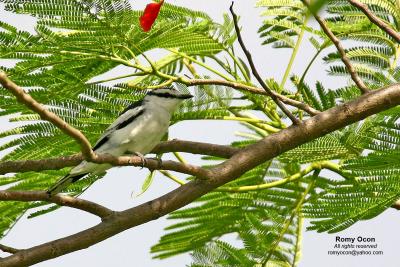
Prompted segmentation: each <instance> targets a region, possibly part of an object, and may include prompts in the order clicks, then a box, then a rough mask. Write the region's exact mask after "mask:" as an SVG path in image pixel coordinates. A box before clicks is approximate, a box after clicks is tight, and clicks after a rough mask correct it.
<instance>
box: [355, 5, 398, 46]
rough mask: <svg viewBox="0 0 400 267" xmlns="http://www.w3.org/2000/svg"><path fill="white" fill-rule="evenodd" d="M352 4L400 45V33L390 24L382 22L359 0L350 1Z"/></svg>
mask: <svg viewBox="0 0 400 267" xmlns="http://www.w3.org/2000/svg"><path fill="white" fill-rule="evenodd" d="M348 1H349V3H350V4H352V5H353V6H355V7H356V8H358V9H359V10H361V11H362V12H363V13H364V14H365V15H366V16H367V17H368V19H369V20H370V21H371V22H372V23H374V24H375V25H376V26H378V27H379V28H380V29H381V30H382V31H384V32H386V33H387V34H389V35H390V36H391V37H392V38H393V39H395V40H396V41H397V42H398V43H400V33H398V32H397V31H395V30H394V29H393V28H392V27H390V26H389V25H388V24H386V23H385V22H384V21H383V20H381V19H380V18H379V17H378V16H376V15H375V14H374V13H372V12H371V10H369V8H368V6H367V5H366V4H364V3H361V2H360V1H357V0H348Z"/></svg>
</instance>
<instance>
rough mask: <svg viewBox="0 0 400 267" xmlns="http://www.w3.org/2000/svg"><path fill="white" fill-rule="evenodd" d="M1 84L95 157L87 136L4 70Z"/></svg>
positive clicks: (85, 154)
mask: <svg viewBox="0 0 400 267" xmlns="http://www.w3.org/2000/svg"><path fill="white" fill-rule="evenodd" d="M0 84H1V85H2V86H3V87H4V88H6V89H8V90H9V91H10V92H11V93H12V94H13V95H14V96H15V97H16V98H17V100H18V102H20V103H22V104H24V105H25V106H27V107H28V108H29V109H31V110H32V111H34V112H36V113H37V114H39V116H40V117H41V118H42V119H43V120H47V121H49V122H51V123H52V124H54V125H55V126H57V127H58V128H59V129H60V130H61V131H63V132H64V133H65V134H67V135H69V136H71V137H72V138H74V139H75V140H76V141H77V142H78V143H79V145H80V147H81V151H82V154H83V155H84V156H85V158H86V159H88V160H92V159H94V158H95V155H94V153H93V151H92V148H91V145H90V142H89V141H88V140H87V139H86V137H85V136H84V135H83V134H82V133H81V132H80V131H79V130H77V129H75V128H74V127H72V126H70V125H69V124H68V123H66V122H65V121H64V120H62V119H61V118H60V117H58V116H57V115H56V114H54V113H53V112H50V111H49V110H47V109H46V108H45V107H43V106H42V105H41V104H40V103H38V102H36V100H35V99H33V98H32V97H31V96H30V95H29V94H27V93H25V91H24V89H22V88H21V87H19V86H18V85H16V84H15V83H14V82H12V81H11V80H10V79H8V77H7V75H6V74H5V73H4V72H1V71H0Z"/></svg>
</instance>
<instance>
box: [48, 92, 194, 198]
mask: <svg viewBox="0 0 400 267" xmlns="http://www.w3.org/2000/svg"><path fill="white" fill-rule="evenodd" d="M191 97H193V96H192V95H190V94H183V93H181V92H179V91H178V90H176V89H174V88H162V89H155V90H151V91H150V92H148V93H147V94H146V96H145V97H144V98H143V99H142V100H140V101H137V102H134V103H133V104H131V105H130V106H128V107H127V108H126V109H125V110H124V111H122V113H121V114H120V115H119V117H118V118H117V119H116V120H115V121H114V122H113V123H112V124H111V125H110V126H109V127H108V128H107V129H106V130H105V132H104V134H103V135H102V136H101V137H100V138H99V140H98V141H97V142H96V144H95V145H94V147H93V151H94V152H95V153H97V154H105V153H107V154H111V155H113V156H122V155H124V154H127V153H132V154H136V155H139V156H141V157H143V155H145V154H147V153H149V152H150V151H151V150H153V148H154V147H155V146H156V145H157V144H158V143H159V142H160V141H161V139H162V137H163V136H164V135H165V134H166V133H167V131H168V127H169V123H170V119H171V116H172V114H173V113H174V112H175V110H176V109H177V108H178V106H179V104H181V103H182V101H183V100H185V99H189V98H191ZM111 167H112V166H111V165H110V164H96V163H91V162H87V161H83V162H82V163H80V164H79V165H78V166H76V167H75V168H73V169H72V170H71V171H70V172H69V174H68V175H66V176H65V177H64V178H62V179H60V180H59V181H58V182H57V183H56V184H55V185H53V186H52V187H50V188H49V189H48V190H47V193H48V194H50V195H54V194H57V193H59V192H61V191H62V190H63V189H65V188H66V187H67V186H68V185H69V184H71V183H73V182H76V181H77V180H79V179H81V178H82V177H84V176H85V175H87V174H89V173H95V174H99V173H103V172H104V171H106V170H107V169H109V168H111Z"/></svg>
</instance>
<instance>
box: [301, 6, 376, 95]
mask: <svg viewBox="0 0 400 267" xmlns="http://www.w3.org/2000/svg"><path fill="white" fill-rule="evenodd" d="M302 2H303V3H304V5H305V6H307V8H308V9H309V10H310V11H311V9H310V2H309V1H308V0H302ZM313 15H314V18H315V20H316V21H317V22H318V24H319V25H320V26H321V28H322V30H323V31H324V33H325V34H326V35H327V36H328V38H329V39H330V40H331V41H332V43H333V44H334V45H335V46H336V49H337V50H338V52H339V54H340V57H341V59H342V62H343V63H344V65H345V66H346V69H347V71H348V72H349V73H350V76H351V79H352V80H353V81H354V83H355V84H356V85H357V87H358V89H360V91H361V93H363V94H365V93H368V92H369V89H368V88H367V86H366V85H365V84H364V82H363V81H362V80H361V79H360V77H359V76H358V74H357V71H356V70H355V68H354V67H353V65H352V64H351V62H350V59H349V58H348V57H347V55H346V51H345V49H344V48H343V46H342V44H341V42H340V40H339V38H337V37H336V36H335V34H333V32H332V31H331V29H329V27H328V25H326V22H325V20H323V19H322V18H321V17H320V16H318V14H316V13H313Z"/></svg>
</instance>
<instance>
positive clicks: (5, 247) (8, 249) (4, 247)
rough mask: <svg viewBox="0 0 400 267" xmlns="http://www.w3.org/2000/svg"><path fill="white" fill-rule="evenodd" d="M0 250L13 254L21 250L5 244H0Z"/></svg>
mask: <svg viewBox="0 0 400 267" xmlns="http://www.w3.org/2000/svg"><path fill="white" fill-rule="evenodd" d="M0 250H1V251H3V252H7V253H10V254H15V253H17V252H20V251H21V250H20V249H16V248H12V247H9V246H6V245H2V244H0Z"/></svg>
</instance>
